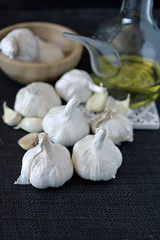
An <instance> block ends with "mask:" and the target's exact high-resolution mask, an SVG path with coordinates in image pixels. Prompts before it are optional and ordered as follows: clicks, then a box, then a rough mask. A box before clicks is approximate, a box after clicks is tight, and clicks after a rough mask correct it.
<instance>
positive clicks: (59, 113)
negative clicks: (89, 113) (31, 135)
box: [42, 96, 90, 147]
mask: <svg viewBox="0 0 160 240" xmlns="http://www.w3.org/2000/svg"><path fill="white" fill-rule="evenodd" d="M78 105H79V99H78V97H77V96H73V97H72V98H71V99H70V100H69V102H68V103H67V105H63V106H57V107H53V108H52V109H50V111H49V112H48V113H47V114H46V116H45V117H44V118H43V121H42V126H43V130H44V132H46V133H48V136H49V138H50V139H51V141H53V142H55V143H59V144H62V145H64V146H66V147H68V146H73V145H74V144H75V143H76V142H77V141H78V140H79V139H81V138H82V137H84V136H86V135H87V134H88V133H89V131H90V128H89V123H88V122H87V120H86V119H85V117H84V116H83V113H82V112H81V111H80V110H79V109H78V108H77V106H78Z"/></svg>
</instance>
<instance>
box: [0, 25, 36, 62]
mask: <svg viewBox="0 0 160 240" xmlns="http://www.w3.org/2000/svg"><path fill="white" fill-rule="evenodd" d="M0 49H1V51H2V53H3V54H4V55H6V56H7V57H9V58H10V59H16V60H20V61H25V62H33V61H35V60H36V58H37V55H38V44H37V39H36V38H35V36H34V34H33V33H32V31H30V30H29V29H27V28H17V29H14V30H12V31H11V32H9V33H8V34H7V35H6V36H5V37H4V38H3V39H2V40H1V42H0Z"/></svg>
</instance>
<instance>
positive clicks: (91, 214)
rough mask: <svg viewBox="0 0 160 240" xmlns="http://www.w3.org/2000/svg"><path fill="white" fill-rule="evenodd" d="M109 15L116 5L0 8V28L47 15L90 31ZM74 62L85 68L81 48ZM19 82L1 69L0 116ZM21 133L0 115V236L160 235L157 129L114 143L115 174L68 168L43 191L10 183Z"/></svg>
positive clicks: (18, 239) (125, 239)
mask: <svg viewBox="0 0 160 240" xmlns="http://www.w3.org/2000/svg"><path fill="white" fill-rule="evenodd" d="M113 13H115V10H114V9H111V10H108V9H103V10H102V9H101V10H100V9H99V10H98V9H84V10H78V9H77V10H73V11H72V10H57V11H56V10H55V11H54V10H52V11H24V10H23V11H20V10H19V11H18V10H17V11H0V18H1V21H0V27H1V28H3V27H5V26H8V25H11V24H14V23H18V22H22V21H34V20H37V21H51V22H57V23H60V24H63V25H66V26H68V27H71V28H73V29H75V30H76V31H77V32H79V33H81V34H84V35H85V34H86V35H92V34H93V32H94V30H95V29H96V27H97V25H98V24H99V23H100V22H101V21H102V20H104V19H105V18H106V17H107V16H109V15H111V14H113ZM157 16H158V15H157ZM77 68H81V69H84V70H87V71H90V65H89V58H88V54H87V53H86V52H85V51H84V54H83V56H82V60H81V62H80V64H79V65H78V66H77ZM21 87H22V85H20V84H18V83H16V82H14V81H12V80H11V79H9V78H8V77H7V76H5V75H4V74H3V73H2V72H1V71H0V115H2V103H3V101H6V102H7V104H8V105H9V106H10V107H13V103H14V100H15V95H16V93H17V91H18V90H19V89H20V88H21ZM157 107H158V110H159V109H160V100H157ZM25 134H26V133H25V132H24V131H22V130H14V129H12V128H11V127H8V126H7V125H5V124H4V123H3V121H2V119H1V118H0V191H1V194H0V209H1V212H0V239H2V240H4V239H5V240H22V239H23V240H30V239H34V240H39V239H43V240H50V239H54V240H61V239H66V240H70V239H77V240H83V239H84V240H85V239H86V240H90V239H97V240H98V239H100V240H101V239H102V240H103V239H107V240H112V239H115V240H130V239H131V240H132V239H133V240H153V239H154V240H159V239H160V130H153V131H152V130H148V131H147V130H137V131H134V141H133V142H132V143H127V142H126V143H123V144H122V145H121V146H120V150H121V152H122V155H123V163H122V166H121V167H120V168H119V170H118V172H117V176H116V179H113V180H111V181H107V182H92V181H88V180H83V179H82V178H80V177H79V176H78V175H77V174H76V173H74V176H73V177H72V179H71V180H70V181H68V182H67V183H65V184H64V185H63V186H62V187H61V188H57V189H54V188H48V189H45V190H38V189H36V188H34V187H32V186H31V185H25V186H22V185H14V182H15V180H16V179H17V177H18V176H19V175H20V170H21V160H22V157H23V154H24V153H25V151H24V150H22V149H21V148H20V147H19V146H18V144H17V140H18V139H19V138H20V137H22V136H23V135H25Z"/></svg>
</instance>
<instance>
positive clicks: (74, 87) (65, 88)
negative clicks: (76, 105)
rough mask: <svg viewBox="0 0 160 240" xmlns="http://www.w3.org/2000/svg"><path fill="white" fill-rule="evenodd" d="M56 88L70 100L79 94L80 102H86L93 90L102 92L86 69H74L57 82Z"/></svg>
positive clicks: (66, 99)
mask: <svg viewBox="0 0 160 240" xmlns="http://www.w3.org/2000/svg"><path fill="white" fill-rule="evenodd" d="M55 88H56V90H57V92H58V93H59V95H60V96H61V97H62V98H63V99H64V100H65V101H66V102H68V101H69V99H70V98H71V97H72V96H73V95H74V94H77V95H78V96H79V99H80V102H81V103H84V102H86V100H87V99H88V98H89V97H90V96H91V94H92V91H93V92H102V91H103V90H102V88H101V87H99V86H96V85H95V84H94V83H93V80H92V78H91V76H90V75H89V74H88V73H87V72H86V71H84V70H80V69H72V70H70V71H68V72H66V73H65V74H63V75H62V77H61V78H60V79H59V80H58V81H57V82H56V85H55Z"/></svg>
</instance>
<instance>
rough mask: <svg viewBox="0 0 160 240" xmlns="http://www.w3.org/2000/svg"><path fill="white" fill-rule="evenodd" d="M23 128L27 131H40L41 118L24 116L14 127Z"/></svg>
mask: <svg viewBox="0 0 160 240" xmlns="http://www.w3.org/2000/svg"><path fill="white" fill-rule="evenodd" d="M20 128H21V129H23V130H25V131H27V132H29V133H35V132H42V130H43V129H42V118H36V117H30V118H29V117H26V118H23V119H22V121H21V122H20V123H19V124H18V125H17V126H16V127H15V128H14V129H20Z"/></svg>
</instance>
